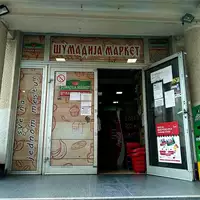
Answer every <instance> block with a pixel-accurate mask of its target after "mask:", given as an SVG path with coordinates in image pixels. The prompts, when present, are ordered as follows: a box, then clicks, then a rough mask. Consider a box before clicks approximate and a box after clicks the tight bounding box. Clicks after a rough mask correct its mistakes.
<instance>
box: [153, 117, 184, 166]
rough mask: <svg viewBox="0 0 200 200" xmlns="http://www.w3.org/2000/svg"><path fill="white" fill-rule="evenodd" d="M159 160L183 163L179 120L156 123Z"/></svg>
mask: <svg viewBox="0 0 200 200" xmlns="http://www.w3.org/2000/svg"><path fill="white" fill-rule="evenodd" d="M156 135H157V147H158V160H159V162H163V163H177V164H181V163H182V159H181V146H180V138H179V127H178V122H177V121H173V122H164V123H159V124H156Z"/></svg>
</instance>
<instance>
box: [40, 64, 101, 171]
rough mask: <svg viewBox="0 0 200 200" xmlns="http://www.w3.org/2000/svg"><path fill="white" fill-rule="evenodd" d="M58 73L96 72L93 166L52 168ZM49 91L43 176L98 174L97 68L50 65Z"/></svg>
mask: <svg viewBox="0 0 200 200" xmlns="http://www.w3.org/2000/svg"><path fill="white" fill-rule="evenodd" d="M56 71H61V72H62V71H65V72H82V71H84V72H94V163H93V165H92V166H74V167H73V166H72V167H66V168H63V170H62V171H61V170H59V169H61V167H60V166H50V162H49V161H50V160H49V159H50V149H51V134H52V131H51V129H52V113H53V106H52V105H53V95H54V76H55V75H54V74H55V72H56ZM48 77H49V79H48V89H47V104H46V108H47V109H46V120H45V130H46V131H45V133H46V134H45V135H44V153H43V168H42V174H97V148H98V147H97V145H98V141H97V139H98V137H97V136H98V135H97V134H98V131H97V103H98V102H97V95H98V93H97V91H98V89H97V82H98V81H97V70H96V69H95V68H91V69H85V68H80V67H76V68H73V67H68V65H67V64H66V65H64V66H62V67H60V66H58V65H53V64H52V65H49V68H48Z"/></svg>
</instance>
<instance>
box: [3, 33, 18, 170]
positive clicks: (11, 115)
mask: <svg viewBox="0 0 200 200" xmlns="http://www.w3.org/2000/svg"><path fill="white" fill-rule="evenodd" d="M20 52H21V37H20V33H17V34H16V36H15V38H14V39H8V41H7V45H6V52H5V62H4V70H3V77H2V85H1V93H0V122H1V123H0V164H3V165H5V168H6V169H7V168H8V166H10V161H11V159H12V146H13V135H14V132H15V119H16V108H17V99H18V98H17V97H18V85H19V73H20Z"/></svg>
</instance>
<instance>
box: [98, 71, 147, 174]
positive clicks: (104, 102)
mask: <svg viewBox="0 0 200 200" xmlns="http://www.w3.org/2000/svg"><path fill="white" fill-rule="evenodd" d="M142 99H143V97H142V71H141V70H114V69H111V70H107V69H100V70H98V122H99V123H98V130H99V133H98V172H99V173H109V174H133V173H134V170H133V167H132V161H130V160H129V159H130V157H129V156H128V149H127V144H128V143H129V144H130V143H131V144H136V145H137V144H138V145H139V147H140V148H142V147H144V129H143V120H142V118H143V117H142V115H143V102H142Z"/></svg>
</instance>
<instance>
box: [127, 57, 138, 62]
mask: <svg viewBox="0 0 200 200" xmlns="http://www.w3.org/2000/svg"><path fill="white" fill-rule="evenodd" d="M136 61H137V58H129V59H128V60H127V63H136Z"/></svg>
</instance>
